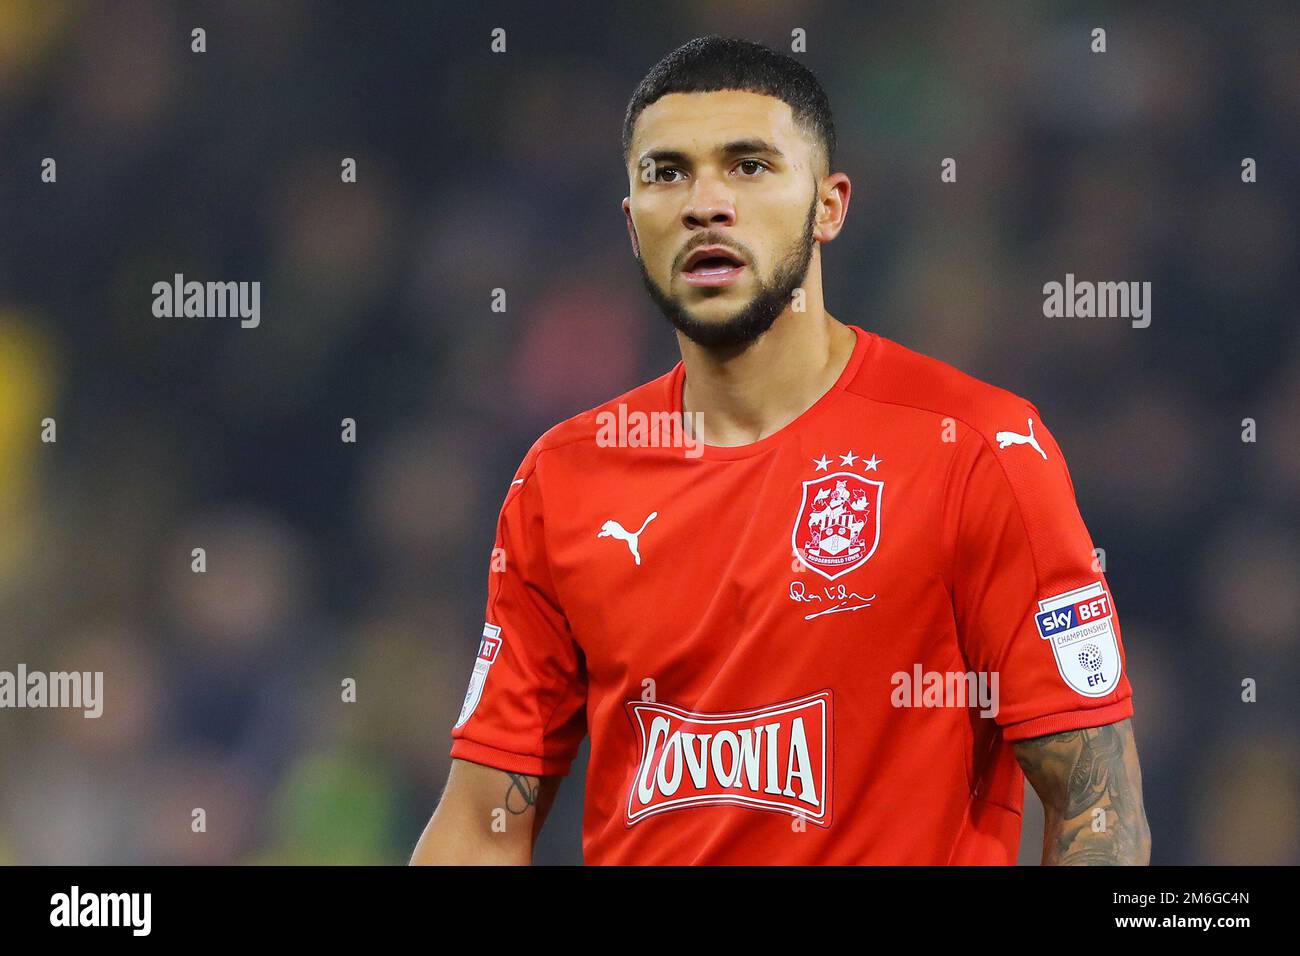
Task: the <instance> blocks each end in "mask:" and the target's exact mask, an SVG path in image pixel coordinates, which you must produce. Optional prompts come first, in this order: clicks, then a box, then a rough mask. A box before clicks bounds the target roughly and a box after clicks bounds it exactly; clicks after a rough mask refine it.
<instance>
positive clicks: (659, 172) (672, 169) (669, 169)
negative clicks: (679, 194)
mask: <svg viewBox="0 0 1300 956" xmlns="http://www.w3.org/2000/svg"><path fill="white" fill-rule="evenodd" d="M664 173H676V174H677V175H679V176H680V175H681V173H682V171H681V170H680V169H678V168H677V167H676V166H660V167H659V168H658V169H656V170H655V182H657V183H665V182H667V183H675V182H677V180H675V179H664V178H663V175H664Z"/></svg>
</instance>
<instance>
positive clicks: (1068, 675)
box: [950, 403, 1133, 740]
mask: <svg viewBox="0 0 1300 956" xmlns="http://www.w3.org/2000/svg"><path fill="white" fill-rule="evenodd" d="M1026 409H1027V413H1026V414H1025V417H1020V418H1019V419H1018V420H1017V419H1016V418H1014V417H1010V416H1008V417H1009V420H1008V421H1007V428H1006V430H1003V431H996V432H993V433H992V434H987V433H984V434H982V433H980V432H979V431H970V432H968V433H967V434H966V436H965V437H964V439H963V441H962V443H961V444H960V445H959V448H958V451H957V453H956V457H955V459H954V476H953V479H952V480H951V481H950V487H951V488H953V489H955V492H954V494H955V497H954V499H953V502H952V503H951V504H950V508H951V509H952V511H951V512H950V513H952V514H955V528H954V531H953V537H954V547H953V553H952V561H953V565H952V572H951V574H952V577H951V581H952V589H953V605H954V614H955V617H956V622H957V632H958V639H959V642H960V644H961V648H962V651H963V653H964V655H965V657H966V660H967V662H968V665H969V666H970V667H971V669H972V670H974V671H976V672H985V673H987V674H989V675H990V679H992V678H993V677H994V675H996V678H997V681H998V701H999V706H998V713H997V715H996V717H995V718H994V719H995V720H996V721H997V723H998V724H999V725H1000V727H1001V728H1002V733H1003V737H1004V739H1007V740H1022V739H1025V738H1028V737H1039V736H1043V735H1045V734H1053V733H1061V732H1063V731H1066V730H1076V729H1079V728H1082V727H1098V726H1102V725H1104V724H1109V723H1114V722H1115V721H1118V720H1123V719H1124V718H1125V717H1129V716H1131V715H1132V713H1133V704H1132V700H1131V698H1132V690H1131V688H1130V687H1129V683H1128V679H1127V677H1126V676H1125V675H1124V650H1123V644H1122V642H1121V639H1120V627H1119V617H1118V614H1117V613H1116V611H1115V607H1114V603H1113V601H1112V599H1111V594H1110V588H1109V586H1108V584H1107V583H1106V578H1105V575H1104V574H1103V573H1102V572H1101V570H1100V565H1099V562H1098V561H1097V559H1096V556H1095V553H1094V550H1093V542H1092V538H1091V536H1090V535H1089V534H1088V530H1087V528H1086V527H1085V526H1084V523H1083V518H1082V516H1081V515H1080V513H1079V508H1078V504H1077V503H1076V501H1075V496H1074V486H1073V483H1072V481H1071V479H1070V475H1069V471H1068V469H1067V467H1066V463H1065V459H1064V457H1063V456H1062V454H1061V450H1060V448H1059V447H1058V446H1057V444H1056V441H1055V440H1054V439H1053V438H1052V436H1051V434H1050V433H1049V432H1048V430H1047V429H1046V428H1045V427H1044V426H1043V424H1042V422H1041V420H1040V419H1039V416H1038V412H1037V409H1035V408H1034V407H1033V406H1032V405H1028V404H1027V403H1026ZM1017 426H1020V427H1019V428H1018V427H1017Z"/></svg>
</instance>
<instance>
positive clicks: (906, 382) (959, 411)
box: [848, 335, 1042, 447]
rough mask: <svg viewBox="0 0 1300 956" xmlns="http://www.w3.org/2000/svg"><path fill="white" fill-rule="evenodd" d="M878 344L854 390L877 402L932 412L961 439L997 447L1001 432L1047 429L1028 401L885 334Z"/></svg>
mask: <svg viewBox="0 0 1300 956" xmlns="http://www.w3.org/2000/svg"><path fill="white" fill-rule="evenodd" d="M876 339H877V342H876V354H875V356H874V357H873V359H872V361H870V362H867V363H864V365H863V367H862V369H861V370H860V371H859V373H858V375H857V376H856V377H855V379H854V381H853V382H852V383H850V384H849V386H848V391H850V392H852V393H854V394H857V395H860V396H863V397H864V398H868V399H870V400H872V401H875V402H881V403H885V404H892V405H897V406H902V407H906V408H911V409H915V410H918V411H921V412H926V413H929V414H931V415H933V416H935V417H936V418H937V419H938V420H939V422H940V424H941V425H942V424H950V426H951V428H952V431H953V432H954V433H955V434H956V435H958V436H960V437H965V433H966V432H967V431H973V432H976V433H978V434H979V435H980V436H981V437H982V438H983V439H984V440H985V442H987V443H989V444H990V445H993V446H994V447H996V443H997V442H998V441H999V438H998V435H999V433H1006V432H1017V433H1027V430H1028V429H1029V428H1030V427H1033V428H1035V429H1039V430H1041V428H1042V425H1041V421H1040V418H1041V415H1040V413H1039V411H1038V409H1037V407H1035V405H1034V404H1033V402H1031V401H1030V400H1029V399H1027V398H1025V397H1024V396H1021V395H1017V394H1016V393H1015V392H1011V391H1008V390H1007V389H1005V388H1000V387H998V386H997V385H993V384H991V383H989V382H985V381H983V380H982V379H978V378H976V377H975V376H973V375H970V374H968V373H966V372H963V371H962V370H961V369H959V368H957V367H956V366H953V365H950V364H948V363H947V362H944V361H941V360H940V359H937V358H933V357H931V356H929V355H923V354H922V353H920V352H917V351H915V350H913V349H910V348H907V347H906V346H904V345H901V344H899V343H898V342H895V341H893V340H892V339H887V338H885V337H884V336H880V335H877V336H876ZM945 420H947V421H946V422H945ZM1030 420H1032V422H1033V424H1032V426H1031V425H1030Z"/></svg>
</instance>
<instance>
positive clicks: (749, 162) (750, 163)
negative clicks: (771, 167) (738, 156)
mask: <svg viewBox="0 0 1300 956" xmlns="http://www.w3.org/2000/svg"><path fill="white" fill-rule="evenodd" d="M747 167H752V168H753V171H752V172H744V175H745V177H746V178H748V179H752V178H753V177H755V176H757V175H758V174H759V173H760V172H762V171H763V170H765V169H767V164H766V163H764V162H763V161H762V160H758V159H742V160H741V161H740V162H739V163H737V164H736V168H737V169H739V170H742V172H743V171H745V170H746V168H747Z"/></svg>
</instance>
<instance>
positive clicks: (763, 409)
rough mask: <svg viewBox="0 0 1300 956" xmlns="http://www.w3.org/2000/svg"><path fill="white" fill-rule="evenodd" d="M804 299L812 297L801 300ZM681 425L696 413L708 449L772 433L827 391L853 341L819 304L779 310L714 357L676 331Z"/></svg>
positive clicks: (847, 330) (850, 333) (846, 360)
mask: <svg viewBox="0 0 1300 956" xmlns="http://www.w3.org/2000/svg"><path fill="white" fill-rule="evenodd" d="M809 298H810V299H811V298H812V297H811V296H809ZM677 338H678V343H679V344H680V346H681V350H682V366H683V369H684V371H685V377H686V382H685V385H684V387H683V389H682V410H683V412H685V413H686V419H685V424H686V428H687V430H688V431H691V422H692V420H693V418H694V414H695V413H697V412H699V413H701V414H702V422H703V431H704V433H703V435H696V436H693V437H696V438H697V439H699V440H701V441H705V442H707V443H708V444H710V445H720V446H726V447H730V446H736V445H748V444H751V443H753V442H756V441H759V440H760V439H763V438H766V437H767V436H768V435H771V434H773V433H774V432H777V431H780V430H781V429H782V428H784V427H785V426H786V425H788V424H790V423H791V422H792V421H794V420H795V419H796V418H798V417H799V416H800V415H802V414H803V413H804V412H806V411H807V410H808V409H809V408H811V407H812V406H813V405H814V404H816V402H817V400H818V399H819V398H821V397H822V396H823V395H825V394H826V393H827V392H828V391H830V389H831V386H832V385H834V384H835V382H836V380H837V379H838V378H839V377H840V375H841V374H842V373H843V371H844V368H845V366H847V365H848V363H849V358H850V357H851V356H852V354H853V346H854V344H855V342H856V336H855V335H854V333H853V330H852V329H850V328H849V327H848V326H847V325H844V324H843V323H842V322H840V321H839V320H838V319H836V318H835V317H834V316H832V315H831V314H830V313H829V312H827V311H826V310H825V308H824V307H823V306H822V304H821V297H820V295H819V296H817V301H816V308H814V307H813V303H812V302H811V301H810V302H809V303H808V308H807V309H806V310H805V311H803V312H793V311H792V310H790V309H786V311H784V312H782V313H781V315H780V316H779V317H778V318H777V320H776V321H775V322H774V323H772V327H771V328H770V329H768V330H767V332H766V333H764V334H763V335H762V336H760V337H759V338H758V339H757V340H756V341H754V342H751V343H750V344H749V345H747V346H745V347H744V348H743V349H742V350H740V351H738V352H728V353H725V354H719V353H717V352H714V351H712V350H709V349H706V348H704V347H702V346H700V345H697V344H696V343H695V342H692V341H691V340H690V339H688V338H686V337H685V336H684V335H682V334H681V333H680V332H679V333H678V334H677Z"/></svg>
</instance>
